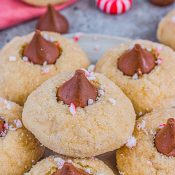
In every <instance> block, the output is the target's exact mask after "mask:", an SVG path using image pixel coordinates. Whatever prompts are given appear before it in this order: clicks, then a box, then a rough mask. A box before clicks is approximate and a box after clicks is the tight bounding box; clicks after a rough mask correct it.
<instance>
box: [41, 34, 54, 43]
mask: <svg viewBox="0 0 175 175" xmlns="http://www.w3.org/2000/svg"><path fill="white" fill-rule="evenodd" d="M43 38H44V39H45V40H47V41H50V42H54V41H55V39H54V37H52V36H49V35H48V34H47V33H44V34H43Z"/></svg>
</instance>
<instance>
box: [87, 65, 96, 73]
mask: <svg viewBox="0 0 175 175" xmlns="http://www.w3.org/2000/svg"><path fill="white" fill-rule="evenodd" d="M87 70H88V72H94V70H95V65H93V64H91V65H90V66H89V67H88V68H87Z"/></svg>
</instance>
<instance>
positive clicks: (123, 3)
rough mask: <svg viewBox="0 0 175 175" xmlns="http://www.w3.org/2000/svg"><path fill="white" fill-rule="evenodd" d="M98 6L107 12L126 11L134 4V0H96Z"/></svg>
mask: <svg viewBox="0 0 175 175" xmlns="http://www.w3.org/2000/svg"><path fill="white" fill-rule="evenodd" d="M96 4H97V7H98V8H99V9H100V10H102V11H103V12H105V13H109V14H121V13H125V12H126V11H128V10H129V9H130V7H131V6H132V0H96Z"/></svg>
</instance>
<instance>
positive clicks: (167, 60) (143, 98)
mask: <svg viewBox="0 0 175 175" xmlns="http://www.w3.org/2000/svg"><path fill="white" fill-rule="evenodd" d="M174 67H175V53H174V51H173V50H172V49H170V48H169V47H166V46H164V45H161V44H158V43H153V42H151V41H146V40H136V41H131V42H128V43H127V44H122V45H120V46H117V47H116V48H112V49H110V50H108V51H107V52H106V53H105V54H104V56H103V57H102V58H101V59H100V60H99V61H98V63H97V65H96V71H97V72H99V73H103V74H104V75H106V76H107V77H108V78H109V79H111V80H112V81H113V82H114V83H115V84H116V85H118V86H119V87H120V88H121V89H122V90H123V92H124V93H125V94H126V95H127V96H128V97H129V98H130V100H131V101H132V103H133V105H134V108H135V110H136V113H137V115H138V116H141V115H143V114H145V113H147V112H150V111H152V109H154V108H155V107H157V106H158V105H160V104H162V103H163V102H164V101H165V100H166V99H168V98H174V97H175V93H174V91H175V83H174V82H175V77H174V74H175V69H174ZM167 89H168V91H167Z"/></svg>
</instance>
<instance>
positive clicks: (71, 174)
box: [52, 163, 89, 175]
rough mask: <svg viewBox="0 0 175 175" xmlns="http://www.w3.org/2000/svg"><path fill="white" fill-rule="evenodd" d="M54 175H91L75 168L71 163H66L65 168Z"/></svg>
mask: <svg viewBox="0 0 175 175" xmlns="http://www.w3.org/2000/svg"><path fill="white" fill-rule="evenodd" d="M52 175H89V174H88V173H86V172H85V171H83V170H81V169H79V168H76V167H74V166H73V165H72V164H71V163H64V165H63V167H62V168H61V169H60V170H59V169H58V170H57V171H56V172H55V173H53V174H52Z"/></svg>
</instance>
